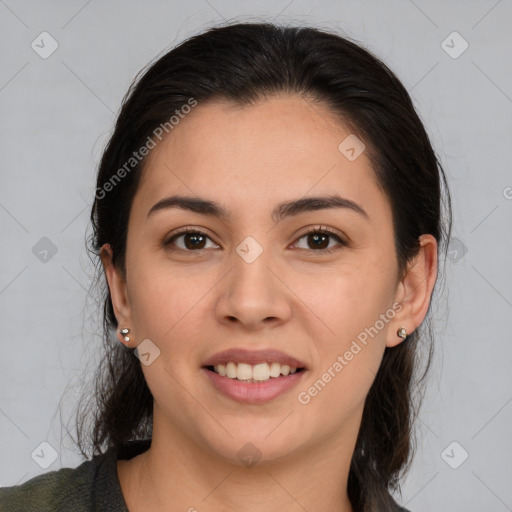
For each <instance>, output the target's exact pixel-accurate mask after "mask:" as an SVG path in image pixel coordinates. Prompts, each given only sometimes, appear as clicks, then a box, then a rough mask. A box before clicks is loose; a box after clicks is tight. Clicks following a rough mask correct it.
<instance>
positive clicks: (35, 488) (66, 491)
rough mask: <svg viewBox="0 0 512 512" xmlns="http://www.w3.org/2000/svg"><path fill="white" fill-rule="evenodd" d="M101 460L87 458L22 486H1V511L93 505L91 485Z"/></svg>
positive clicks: (27, 511) (79, 510)
mask: <svg viewBox="0 0 512 512" xmlns="http://www.w3.org/2000/svg"><path fill="white" fill-rule="evenodd" d="M98 459H99V458H95V459H93V460H91V461H85V462H83V463H82V464H81V465H80V466H78V467H77V468H62V469H59V470H57V471H50V472H49V473H45V474H43V475H39V476H36V477H34V478H32V479H31V480H29V481H28V482H25V483H23V484H21V485H15V486H13V487H2V488H0V510H1V511H2V512H22V511H23V512H32V511H34V512H35V511H38V512H43V511H48V512H49V511H56V510H66V509H67V507H69V510H75V511H77V512H82V511H86V510H93V509H92V508H91V486H92V484H93V482H94V480H95V473H96V470H97V465H98Z"/></svg>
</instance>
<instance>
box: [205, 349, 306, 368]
mask: <svg viewBox="0 0 512 512" xmlns="http://www.w3.org/2000/svg"><path fill="white" fill-rule="evenodd" d="M230 361H231V362H233V363H247V364H250V365H255V364H258V363H264V362H266V363H273V362H276V363H279V364H281V365H284V364H287V365H289V366H290V367H291V368H304V369H307V368H306V365H305V364H304V363H303V362H302V361H299V360H298V359H296V358H295V357H292V356H290V355H288V354H285V353H284V352H281V351H279V350H274V349H265V350H247V349H244V348H231V349H229V350H223V351H222V352H217V353H216V354H214V355H213V356H212V357H210V358H209V359H207V360H206V361H205V362H204V363H203V366H216V365H218V364H227V363H229V362H230Z"/></svg>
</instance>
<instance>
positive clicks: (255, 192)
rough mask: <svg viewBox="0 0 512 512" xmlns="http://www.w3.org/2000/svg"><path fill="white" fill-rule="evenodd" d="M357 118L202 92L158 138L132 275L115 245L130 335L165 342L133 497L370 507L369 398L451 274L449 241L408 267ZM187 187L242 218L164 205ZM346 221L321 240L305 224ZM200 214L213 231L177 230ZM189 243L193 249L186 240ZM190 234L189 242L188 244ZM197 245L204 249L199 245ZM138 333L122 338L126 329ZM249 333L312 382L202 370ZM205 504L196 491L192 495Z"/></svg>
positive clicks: (161, 503)
mask: <svg viewBox="0 0 512 512" xmlns="http://www.w3.org/2000/svg"><path fill="white" fill-rule="evenodd" d="M349 134H350V131H349V130H348V129H347V128H346V127H345V126H343V125H342V124H340V123H339V122H336V121H335V120H334V119H333V118H332V117H331V115H330V113H329V111H328V110H327V109H326V107H324V106H322V105H320V104H318V103H313V102H311V101H308V100H306V99H304V98H301V97H299V96H295V95H279V96H274V97H272V98H271V99H267V100H264V101H260V102H259V103H257V104H255V105H252V106H244V107H240V106H234V105H232V104H229V103H220V102H215V103H209V104H204V105H198V106H197V107H196V108H195V109H194V110H193V111H192V112H191V113H190V114H189V115H188V116H187V117H186V118H185V119H183V120H182V121H180V124H179V125H178V126H177V127H175V128H174V130H173V131H172V132H171V133H170V134H169V135H168V136H167V137H166V138H165V139H164V140H163V141H162V143H161V144H160V145H159V146H157V147H156V148H155V149H154V150H152V152H151V154H150V155H149V159H148V161H147V166H146V169H145V171H144V175H143V180H142V182H141V184H140V187H139V189H138V191H137V193H136V195H135V198H134V201H133V205H132V209H131V214H130V219H129V227H128V235H127V237H128V238H127V253H126V269H127V273H126V279H124V278H123V276H122V275H121V273H120V272H119V270H118V269H116V268H115V267H114V265H113V264H112V261H111V257H112V252H111V249H110V246H109V245H108V244H106V245H105V246H104V247H103V249H102V252H101V257H102V262H103V265H104V268H105V273H106V277H107V279H108V284H109V287H110V291H111V294H112V300H113V305H114V310H115V313H116V317H117V319H118V322H119V326H120V327H129V328H130V329H131V332H130V342H129V343H127V345H128V346H130V347H132V348H133V347H135V346H137V345H138V343H140V342H141V341H142V340H144V339H146V338H149V339H150V340H151V341H152V342H153V343H154V344H155V345H156V346H157V347H158V348H159V350H160V356H159V357H158V358H157V359H156V360H155V361H154V362H153V363H152V364H150V365H149V366H145V365H142V369H143V371H144V375H145V378H146V380H147V383H148V386H149V388H150V389H151V392H152V394H153V397H154V431H153V438H152V446H151V448H150V449H149V450H148V451H147V452H145V453H143V454H141V455H139V456H137V457H135V458H133V459H131V460H129V461H119V462H118V474H119V479H120V483H121V488H122V490H123V494H124V496H125V500H126V502H127V505H128V507H129V509H130V511H131V512H133V511H136V512H137V511H142V510H144V511H152V510H170V511H187V510H189V511H192V510H198V511H200V512H207V511H211V512H213V511H215V512H218V511H228V510H244V511H246V512H256V511H258V512H259V511H261V510H265V511H269V512H273V511H276V512H277V511H282V510H288V511H289V512H295V511H297V512H298V511H301V512H303V510H304V509H306V510H309V511H324V510H338V511H343V512H352V511H353V509H352V507H351V505H350V502H349V500H348V497H347V492H346V487H347V477H348V471H349V465H350V460H351V457H352V454H353V450H354V446H355V442H356V437H357V433H358V429H359V426H360V422H361V415H362V411H363V405H364V400H365V398H366V395H367V393H368V391H369V389H370V386H371V384H372V382H373V379H374V376H375V374H376V372H377V370H378V368H379V365H380V362H381V359H382V356H383V353H384V349H385V348H386V347H393V346H395V345H397V344H399V343H400V342H402V339H401V338H399V337H398V336H397V329H398V328H399V327H405V328H406V330H407V332H408V333H409V334H410V333H411V332H413V331H414V330H415V329H416V328H417V327H418V326H419V325H420V324H421V322H422V321H423V319H424V317H425V315H426V313H427V309H428V305H429V302H430V297H431V293H432V290H433V287H434V284H435V280H436V273H437V256H436V254H437V247H436V240H435V239H434V238H433V237H432V236H431V235H423V236H422V237H421V238H420V241H421V249H420V252H419V254H418V256H417V257H416V258H415V259H414V260H413V261H412V262H411V263H410V265H409V268H408V271H407V274H406V275H405V277H403V278H401V277H400V276H399V275H398V263H397V259H396V253H395V247H394V238H393V226H392V217H391V208H390V204H389V202H388V199H387V196H386V195H385V194H384V193H383V191H382V190H381V189H380V188H379V186H378V184H377V182H376V179H375V176H374V173H373V170H372V167H371V165H370V161H369V159H368V158H367V156H366V154H365V153H364V152H363V154H361V156H359V157H358V158H357V159H356V160H354V161H349V160H348V159H347V158H346V157H345V156H344V155H343V154H342V153H341V152H340V151H339V150H338V145H339V144H340V142H341V141H343V140H344V139H345V138H346V137H347V136H348V135H349ZM333 193H337V194H339V195H341V196H343V197H346V198H348V199H351V200H352V201H355V202H357V203H358V204H359V205H360V206H361V207H362V208H364V210H365V211H366V212H367V214H368V218H366V217H364V216H363V215H361V214H359V213H357V212H355V211H352V210H350V209H347V208H344V209H322V210H317V211H313V212H307V213H302V214H300V215H297V216H294V217H288V218H284V219H282V220H281V221H280V222H278V223H275V222H274V221H272V219H271V216H270V213H271V211H272V209H273V208H274V207H275V205H277V204H278V203H280V202H282V201H286V200H293V199H299V198H302V197H305V196H307V197H311V196H322V195H330V194H333ZM172 194H180V195H187V196H191V197H194V196H200V197H202V198H207V199H210V200H214V201H217V202H219V203H221V204H222V205H223V206H224V207H226V208H228V209H229V210H230V211H231V215H230V217H229V218H227V219H220V218H215V217H210V216H207V215H202V214H199V213H193V212H187V211H184V210H180V209H168V210H162V211H159V212H158V213H156V214H154V215H152V216H150V217H148V211H149V210H150V208H151V207H152V206H153V205H154V204H155V203H157V202H158V201H159V200H160V199H162V198H164V197H167V196H170V195H172ZM320 226H325V227H329V228H331V229H332V230H335V231H336V232H338V233H339V234H340V236H341V237H342V238H343V239H345V240H349V245H348V246H344V245H340V243H339V241H338V240H337V239H336V238H335V237H330V238H328V239H327V240H326V242H325V245H322V247H332V248H334V249H333V251H332V252H330V253H328V254H320V253H319V252H318V249H317V248H316V246H315V245H314V241H311V236H310V237H308V236H303V233H304V232H305V231H307V229H308V228H313V227H317V228H319V227H320ZM183 227H190V228H195V229H198V230H200V231H202V232H203V233H205V234H206V235H207V236H208V237H209V238H207V239H206V242H203V244H202V245H201V247H202V249H194V248H192V249H191V248H190V247H193V245H192V244H193V242H194V241H193V240H192V243H190V239H189V240H188V247H189V248H188V249H187V246H186V245H185V243H186V242H187V237H183V236H182V237H178V238H177V239H175V240H174V248H175V251H172V250H171V247H173V246H172V245H171V246H168V247H164V246H163V241H165V240H166V239H168V238H169V235H170V234H172V233H173V232H175V231H177V230H178V228H183ZM247 236H252V237H253V238H254V239H255V240H256V241H257V242H258V243H259V245H260V246H261V247H262V249H263V252H262V253H261V255H260V256H259V257H258V258H257V259H256V260H255V261H254V262H252V263H250V264H249V263H247V262H246V261H245V260H244V259H242V258H241V257H240V256H239V255H238V253H237V252H236V248H237V247H238V246H239V244H240V243H241V242H242V241H243V240H244V239H245V238H246V237H247ZM180 249H181V250H180ZM187 250H188V252H186V251H187ZM194 251H195V252H194ZM393 303H399V304H400V305H401V309H400V311H399V312H396V314H395V315H394V318H392V319H389V321H388V322H387V323H385V326H384V328H382V329H381V330H380V331H379V332H378V334H377V335H376V336H374V337H373V338H370V341H369V343H368V344H367V345H366V346H364V348H363V349H362V350H361V351H360V352H359V353H358V354H357V355H355V356H354V358H353V359H352V360H351V361H349V362H348V364H347V365H346V366H345V367H344V368H343V370H342V371H341V372H339V373H337V375H336V377H335V378H333V379H332V380H331V381H330V382H329V383H328V384H327V385H326V386H325V387H324V389H323V390H322V391H321V392H320V393H318V394H317V396H315V397H314V398H313V399H312V400H311V401H310V402H309V403H308V404H307V405H303V404H301V403H300V402H299V401H298V399H297V394H298V393H299V392H300V391H304V390H307V389H308V388H309V387H310V386H312V385H313V384H314V382H315V381H317V380H318V379H319V378H320V377H321V375H322V374H323V373H324V372H325V371H326V370H327V369H328V368H329V367H332V365H333V363H334V362H335V361H336V360H337V357H338V355H343V354H344V353H345V352H346V351H347V350H349V348H350V346H351V343H352V341H353V340H355V339H356V338H357V336H358V334H360V333H361V332H362V331H363V330H364V329H365V328H367V327H370V326H373V325H374V324H375V322H376V320H378V319H379V315H381V314H385V313H386V311H389V310H390V309H391V310H392V309H393ZM120 340H122V337H120ZM233 347H244V348H248V349H264V348H276V349H279V350H282V351H284V352H286V353H288V354H290V355H292V356H294V357H296V358H298V359H299V360H301V361H304V362H305V363H306V365H307V367H308V371H307V372H306V374H305V375H303V377H302V381H301V383H300V384H299V386H298V387H296V388H294V389H292V390H291V391H288V392H286V393H285V394H283V395H281V396H279V397H278V398H276V399H274V400H271V401H270V402H267V403H263V404H241V403H239V402H236V401H234V400H232V399H230V398H227V397H225V396H223V395H221V394H220V393H219V392H217V391H216V390H215V389H214V388H213V387H212V385H211V384H210V382H209V379H207V378H206V376H205V375H203V372H202V371H201V370H200V368H201V366H202V365H203V364H204V361H205V360H206V359H207V358H208V357H210V356H212V355H213V354H215V353H217V352H219V351H221V350H225V349H228V348H233ZM249 442H250V443H253V444H254V445H255V446H256V447H257V449H258V450H259V451H260V452H261V459H260V461H259V462H258V463H257V464H255V465H254V466H252V467H250V468H248V467H245V466H244V465H243V464H242V463H241V461H240V460H239V458H238V456H237V452H238V451H239V450H240V449H241V448H242V447H243V446H244V445H245V444H246V443H249ZM192 507H194V508H192Z"/></svg>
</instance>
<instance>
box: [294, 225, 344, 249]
mask: <svg viewBox="0 0 512 512" xmlns="http://www.w3.org/2000/svg"><path fill="white" fill-rule="evenodd" d="M303 238H305V239H306V247H299V249H312V250H313V251H314V252H318V253H326V252H331V251H333V250H336V249H337V248H339V247H336V245H335V246H334V247H333V246H329V244H330V241H331V240H332V239H336V240H337V241H338V245H341V246H346V245H347V244H346V243H345V241H344V240H343V239H342V238H341V237H340V236H339V235H338V234H337V233H334V232H333V231H331V230H330V229H328V228H324V229H318V228H315V229H312V230H310V231H308V232H307V233H304V234H303V235H302V236H301V237H300V238H299V240H302V239H303Z"/></svg>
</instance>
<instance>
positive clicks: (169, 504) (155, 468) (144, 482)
mask: <svg viewBox="0 0 512 512" xmlns="http://www.w3.org/2000/svg"><path fill="white" fill-rule="evenodd" d="M358 426H359V423H358V422H357V421H356V422H355V425H354V427H355V428H351V429H347V430H348V431H349V433H347V434H345V435H343V436H341V437H340V436H339V435H338V436H337V437H336V443H335V444H334V443H330V444H329V443H324V444H317V445H314V446H308V447H307V448H303V447H301V448H300V449H298V450H296V452H294V453H289V454H287V455H286V456H285V457H281V458H279V460H265V458H264V456H263V455H264V454H262V457H261V459H260V460H259V461H258V462H256V463H255V464H254V465H250V463H247V465H243V464H242V465H241V464H240V463H238V461H234V460H229V459H226V458H222V457H220V456H219V455H218V454H216V453H213V452H212V451H211V450H207V449H204V448H202V447H199V446H198V444H197V442H193V440H192V439H190V438H188V437H186V436H183V435H181V436H180V431H179V430H173V431H172V432H169V429H168V425H166V426H165V429H164V428H163V425H162V424H161V423H160V422H159V421H154V424H153V437H152V443H151V447H150V448H149V450H147V451H146V452H145V453H143V454H141V455H139V456H137V457H134V458H133V459H131V460H129V461H119V463H118V473H119V479H120V482H121V488H122V490H123V494H124V496H125V501H126V503H127V505H128V508H129V510H130V511H131V512H138V511H142V510H144V511H145V512H152V511H153V510H155V511H156V510H169V511H171V512H172V511H187V512H210V511H211V512H213V511H215V512H218V511H224V510H244V512H261V510H265V511H266V512H282V510H286V511H287V512H304V510H309V511H314V510H322V511H324V510H325V511H333V512H334V511H335V512H353V508H352V506H351V503H350V500H349V499H348V495H347V480H348V472H349V468H350V460H351V457H352V453H353V450H354V446H355V441H356V438H357V427H358ZM177 439H179V441H177ZM253 449H254V448H253ZM247 450H248V453H250V451H251V448H248V449H247ZM254 450H256V449H254Z"/></svg>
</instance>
